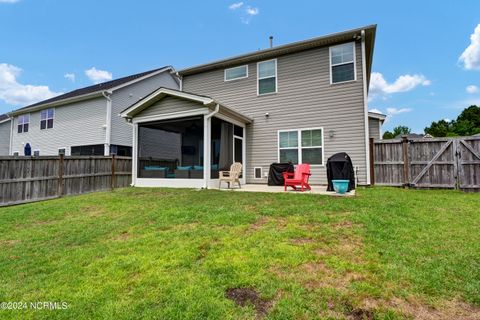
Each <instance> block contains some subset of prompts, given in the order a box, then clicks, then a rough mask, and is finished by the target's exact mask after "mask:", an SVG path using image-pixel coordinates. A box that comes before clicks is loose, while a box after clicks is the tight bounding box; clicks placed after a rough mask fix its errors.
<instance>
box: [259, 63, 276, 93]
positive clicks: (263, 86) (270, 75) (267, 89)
mask: <svg viewBox="0 0 480 320" xmlns="http://www.w3.org/2000/svg"><path fill="white" fill-rule="evenodd" d="M257 76H258V94H259V95H261V94H266V93H275V92H277V60H276V59H274V60H268V61H263V62H259V63H257Z"/></svg>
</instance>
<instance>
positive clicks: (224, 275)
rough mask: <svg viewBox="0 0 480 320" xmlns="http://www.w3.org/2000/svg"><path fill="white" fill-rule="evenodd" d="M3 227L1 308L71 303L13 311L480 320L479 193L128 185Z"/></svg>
mask: <svg viewBox="0 0 480 320" xmlns="http://www.w3.org/2000/svg"><path fill="white" fill-rule="evenodd" d="M0 221H1V224H0V302H1V301H22V302H38V301H52V302H66V303H67V304H68V307H67V308H66V309H63V310H45V309H44V310H33V309H32V308H31V307H29V308H28V310H20V311H19V310H1V309H0V318H1V319H5V318H12V319H19V318H35V319H52V318H60V319H91V318H101V319H135V318H137V319H139V318H152V319H159V318H160V319H207V318H209V319H254V318H264V319H325V318H331V319H343V318H347V319H349V318H351V319H362V317H363V318H365V319H368V318H375V319H398V318H400V319H401V318H404V317H413V316H415V317H418V318H425V319H437V318H439V319H442V318H443V319H449V318H459V319H461V318H462V317H463V319H477V318H480V194H468V193H461V192H455V191H419V190H402V189H391V188H369V189H360V190H357V196H356V197H352V198H337V197H326V196H318V195H296V194H266V193H243V192H225V191H216V190H208V191H206V190H203V191H197V190H187V189H185V190H174V189H139V188H135V189H134V188H128V189H121V190H116V191H115V192H105V193H96V194H88V195H82V196H77V197H66V198H63V199H58V200H51V201H45V202H39V203H33V204H27V205H21V206H14V207H9V208H1V209H0ZM232 297H233V299H232ZM235 297H237V298H236V299H235Z"/></svg>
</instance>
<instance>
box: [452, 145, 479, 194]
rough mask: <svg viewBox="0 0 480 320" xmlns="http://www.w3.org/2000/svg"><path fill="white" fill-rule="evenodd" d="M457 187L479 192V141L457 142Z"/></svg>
mask: <svg viewBox="0 0 480 320" xmlns="http://www.w3.org/2000/svg"><path fill="white" fill-rule="evenodd" d="M457 158H458V187H459V188H460V189H466V190H468V189H470V190H471V189H474V190H475V189H476V190H480V139H461V140H458V147H457Z"/></svg>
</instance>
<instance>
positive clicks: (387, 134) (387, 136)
mask: <svg viewBox="0 0 480 320" xmlns="http://www.w3.org/2000/svg"><path fill="white" fill-rule="evenodd" d="M382 138H383V139H393V138H395V136H394V135H393V133H391V132H390V131H388V130H387V131H385V132H384V133H383V136H382Z"/></svg>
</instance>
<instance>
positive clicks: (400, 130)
mask: <svg viewBox="0 0 480 320" xmlns="http://www.w3.org/2000/svg"><path fill="white" fill-rule="evenodd" d="M410 132H412V130H411V129H410V128H409V127H407V126H396V127H395V128H393V132H392V134H393V136H394V137H396V136H398V135H404V134H410Z"/></svg>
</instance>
